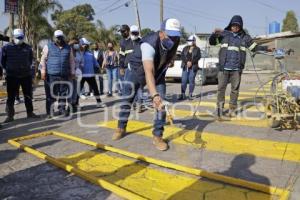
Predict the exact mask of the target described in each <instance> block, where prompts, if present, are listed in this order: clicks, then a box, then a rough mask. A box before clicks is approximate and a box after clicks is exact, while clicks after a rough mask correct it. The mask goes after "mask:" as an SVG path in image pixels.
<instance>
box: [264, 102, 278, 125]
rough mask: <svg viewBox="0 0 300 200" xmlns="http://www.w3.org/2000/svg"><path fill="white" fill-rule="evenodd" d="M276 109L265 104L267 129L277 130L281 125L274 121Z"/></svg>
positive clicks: (276, 120)
mask: <svg viewBox="0 0 300 200" xmlns="http://www.w3.org/2000/svg"><path fill="white" fill-rule="evenodd" d="M276 113H277V109H276V107H275V105H273V104H271V103H267V105H266V116H267V122H268V125H269V127H271V128H278V127H280V125H281V122H280V120H278V119H276Z"/></svg>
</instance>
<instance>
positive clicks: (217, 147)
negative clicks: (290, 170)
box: [99, 120, 300, 162]
mask: <svg viewBox="0 0 300 200" xmlns="http://www.w3.org/2000/svg"><path fill="white" fill-rule="evenodd" d="M99 126H102V127H107V128H112V129H116V128H117V121H116V120H113V121H108V122H104V123H103V122H100V123H99ZM152 127H153V124H151V123H145V122H140V121H134V120H131V121H129V123H128V125H127V129H126V130H127V132H128V133H130V134H131V133H134V134H138V135H142V136H147V137H152V130H151V129H152ZM164 138H165V139H167V140H168V141H172V142H174V143H179V144H183V145H188V146H193V147H196V148H205V149H207V150H209V151H216V152H222V153H230V154H242V153H249V154H253V155H255V156H257V157H263V158H270V159H276V160H286V161H293V162H300V144H297V143H287V142H279V141H271V140H261V139H252V138H245V137H237V136H225V135H221V134H217V133H212V132H199V131H195V130H187V129H182V128H178V127H174V126H165V131H164Z"/></svg>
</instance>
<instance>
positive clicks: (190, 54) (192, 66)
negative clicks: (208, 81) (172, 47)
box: [178, 35, 201, 100]
mask: <svg viewBox="0 0 300 200" xmlns="http://www.w3.org/2000/svg"><path fill="white" fill-rule="evenodd" d="M187 41H188V45H187V46H186V47H184V48H183V50H182V52H181V60H182V62H181V68H182V76H181V95H180V97H179V98H178V100H184V99H185V98H186V96H185V91H186V88H187V84H188V83H189V96H188V98H189V100H193V92H194V88H195V77H196V74H197V71H198V69H199V66H198V61H199V59H200V58H201V51H200V48H199V47H197V46H196V38H195V37H194V36H193V35H191V36H190V37H189V38H188V40H187Z"/></svg>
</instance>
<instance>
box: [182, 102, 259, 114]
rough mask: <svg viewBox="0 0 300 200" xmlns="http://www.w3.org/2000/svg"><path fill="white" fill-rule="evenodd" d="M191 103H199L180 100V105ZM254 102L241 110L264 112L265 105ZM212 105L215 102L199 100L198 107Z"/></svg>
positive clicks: (214, 105)
mask: <svg viewBox="0 0 300 200" xmlns="http://www.w3.org/2000/svg"><path fill="white" fill-rule="evenodd" d="M184 104H186V105H192V106H197V105H198V104H199V103H198V102H197V101H193V102H182V105H184ZM253 104H254V102H251V103H250V104H248V105H245V106H243V107H242V108H244V109H243V110H247V111H251V112H264V111H265V107H264V106H263V105H262V104H258V106H255V105H253ZM202 106H204V107H212V108H216V102H209V101H201V102H200V107H202ZM224 107H225V109H228V108H229V105H228V103H226V104H225V106H224Z"/></svg>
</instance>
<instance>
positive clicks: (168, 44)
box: [161, 38, 174, 50]
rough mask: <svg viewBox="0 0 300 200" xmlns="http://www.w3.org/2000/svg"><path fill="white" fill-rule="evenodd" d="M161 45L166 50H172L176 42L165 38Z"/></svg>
mask: <svg viewBox="0 0 300 200" xmlns="http://www.w3.org/2000/svg"><path fill="white" fill-rule="evenodd" d="M161 44H162V46H163V47H164V48H166V49H167V50H171V49H172V47H173V46H174V42H173V41H172V40H171V39H170V38H164V39H163V40H162V41H161Z"/></svg>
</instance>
